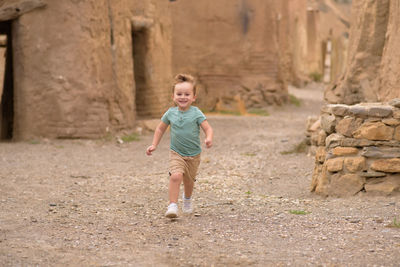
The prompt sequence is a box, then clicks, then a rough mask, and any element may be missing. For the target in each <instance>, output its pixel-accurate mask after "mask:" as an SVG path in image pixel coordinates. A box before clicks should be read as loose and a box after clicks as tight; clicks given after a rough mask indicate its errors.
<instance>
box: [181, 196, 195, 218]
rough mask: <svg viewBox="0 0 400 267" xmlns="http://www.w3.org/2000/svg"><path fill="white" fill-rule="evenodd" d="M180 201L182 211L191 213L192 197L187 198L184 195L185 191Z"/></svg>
mask: <svg viewBox="0 0 400 267" xmlns="http://www.w3.org/2000/svg"><path fill="white" fill-rule="evenodd" d="M182 201H183V205H182V211H183V212H184V213H192V212H193V206H192V198H189V199H187V198H186V197H185V192H183V195H182Z"/></svg>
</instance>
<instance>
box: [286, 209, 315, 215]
mask: <svg viewBox="0 0 400 267" xmlns="http://www.w3.org/2000/svg"><path fill="white" fill-rule="evenodd" d="M289 213H290V214H295V215H307V214H309V213H311V212H309V211H305V210H289Z"/></svg>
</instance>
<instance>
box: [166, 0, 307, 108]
mask: <svg viewBox="0 0 400 267" xmlns="http://www.w3.org/2000/svg"><path fill="white" fill-rule="evenodd" d="M280 8H281V7H280V3H279V2H277V1H272V0H268V1H265V0H234V1H232V0H221V1H212V0H204V1H177V2H174V4H173V5H172V17H173V71H174V73H179V72H188V73H192V74H194V75H195V76H197V77H198V78H199V81H200V83H201V85H202V86H201V89H202V90H201V91H200V93H199V99H198V100H199V101H198V105H200V106H202V107H203V108H205V109H209V110H212V109H216V108H221V109H229V107H230V106H232V105H235V103H236V102H238V101H243V102H244V104H245V105H246V107H247V108H260V107H263V106H266V105H268V104H282V103H284V102H286V100H287V95H288V93H287V88H286V84H285V81H284V79H283V77H282V72H281V70H280V47H279V40H278V30H279V25H278V23H279V20H280V19H283V16H282V17H279V16H278V14H279V12H278V10H279V9H280ZM303 8H305V6H304V7H303Z"/></svg>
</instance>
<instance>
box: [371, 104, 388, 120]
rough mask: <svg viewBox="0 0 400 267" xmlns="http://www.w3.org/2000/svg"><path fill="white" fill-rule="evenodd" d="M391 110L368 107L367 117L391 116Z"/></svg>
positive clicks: (382, 107) (386, 107) (383, 107)
mask: <svg viewBox="0 0 400 267" xmlns="http://www.w3.org/2000/svg"><path fill="white" fill-rule="evenodd" d="M392 112H393V109H392V107H391V106H379V107H377V106H376V107H370V108H369V110H368V116H370V117H379V118H384V117H388V116H390V115H392Z"/></svg>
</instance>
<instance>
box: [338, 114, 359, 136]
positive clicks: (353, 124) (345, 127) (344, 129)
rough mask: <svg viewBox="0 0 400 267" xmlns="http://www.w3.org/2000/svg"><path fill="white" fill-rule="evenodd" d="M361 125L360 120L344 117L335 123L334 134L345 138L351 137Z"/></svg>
mask: <svg viewBox="0 0 400 267" xmlns="http://www.w3.org/2000/svg"><path fill="white" fill-rule="evenodd" d="M361 124H362V119H360V118H354V117H345V118H344V119H342V120H340V121H339V122H338V123H337V125H336V132H338V133H340V134H342V135H344V136H347V137H352V134H353V132H354V131H355V130H356V129H357V128H358V127H360V126H361Z"/></svg>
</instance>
